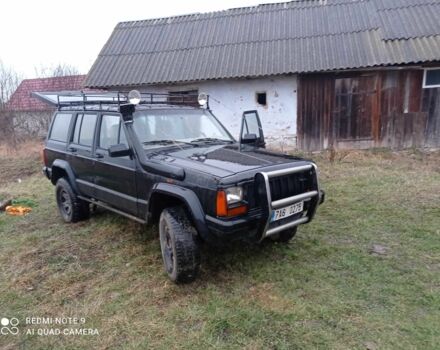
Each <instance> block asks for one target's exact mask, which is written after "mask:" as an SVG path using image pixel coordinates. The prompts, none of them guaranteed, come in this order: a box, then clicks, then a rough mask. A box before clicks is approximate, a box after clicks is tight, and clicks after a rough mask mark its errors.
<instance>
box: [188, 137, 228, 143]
mask: <svg viewBox="0 0 440 350" xmlns="http://www.w3.org/2000/svg"><path fill="white" fill-rule="evenodd" d="M196 142H227V143H232V142H233V141H232V140H224V139H217V138H215V137H201V138H199V139H195V140H192V141H191V143H196Z"/></svg>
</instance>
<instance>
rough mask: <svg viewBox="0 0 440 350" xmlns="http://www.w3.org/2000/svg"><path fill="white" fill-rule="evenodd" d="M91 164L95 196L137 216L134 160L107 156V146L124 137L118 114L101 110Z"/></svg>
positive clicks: (119, 142)
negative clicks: (93, 173) (93, 167)
mask: <svg viewBox="0 0 440 350" xmlns="http://www.w3.org/2000/svg"><path fill="white" fill-rule="evenodd" d="M99 126H100V127H99V132H98V137H97V144H96V151H95V156H96V163H95V174H96V177H95V184H96V195H95V197H96V198H97V199H99V200H101V201H103V202H105V203H107V204H110V205H111V206H113V207H115V208H118V209H121V210H123V211H124V212H128V213H130V214H133V215H137V195H136V178H135V172H136V168H135V161H134V159H133V158H132V157H129V156H126V157H110V156H109V155H108V149H109V148H110V146H114V145H117V144H121V143H122V144H125V145H127V146H128V143H127V138H126V135H125V131H124V128H123V125H122V123H121V117H120V115H119V114H112V113H103V114H102V116H101V118H100V121H99Z"/></svg>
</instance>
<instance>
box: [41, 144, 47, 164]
mask: <svg viewBox="0 0 440 350" xmlns="http://www.w3.org/2000/svg"><path fill="white" fill-rule="evenodd" d="M40 155H41V161H42V162H43V164H44V165H47V154H46V149H44V148H43V149H42V150H41V153H40Z"/></svg>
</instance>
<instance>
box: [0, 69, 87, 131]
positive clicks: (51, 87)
mask: <svg viewBox="0 0 440 350" xmlns="http://www.w3.org/2000/svg"><path fill="white" fill-rule="evenodd" d="M84 80H85V75H70V76H64V77H53V78H38V79H25V80H23V81H22V82H21V84H20V85H19V86H18V88H17V90H16V91H15V92H14V93H13V94H12V96H11V98H10V99H9V101H8V102H7V104H6V111H5V112H4V113H5V115H6V120H8V121H9V123H10V124H12V125H13V127H12V130H14V132H15V133H16V136H18V137H35V136H44V135H45V134H46V133H47V130H48V128H49V123H50V118H51V116H52V114H53V112H54V108H53V107H51V106H50V105H48V104H47V103H44V102H42V101H41V100H39V99H38V98H35V97H33V96H32V92H36V91H63V90H64V91H65V90H80V89H82V86H83V82H84Z"/></svg>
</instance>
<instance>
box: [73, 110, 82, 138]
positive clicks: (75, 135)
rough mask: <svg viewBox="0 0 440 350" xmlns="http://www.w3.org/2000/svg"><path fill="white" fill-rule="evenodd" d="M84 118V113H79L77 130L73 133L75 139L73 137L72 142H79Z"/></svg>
mask: <svg viewBox="0 0 440 350" xmlns="http://www.w3.org/2000/svg"><path fill="white" fill-rule="evenodd" d="M82 120H83V114H78V117H76V122H75V131H74V133H73V139H72V142H74V143H79V131H80V130H81V123H82Z"/></svg>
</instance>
